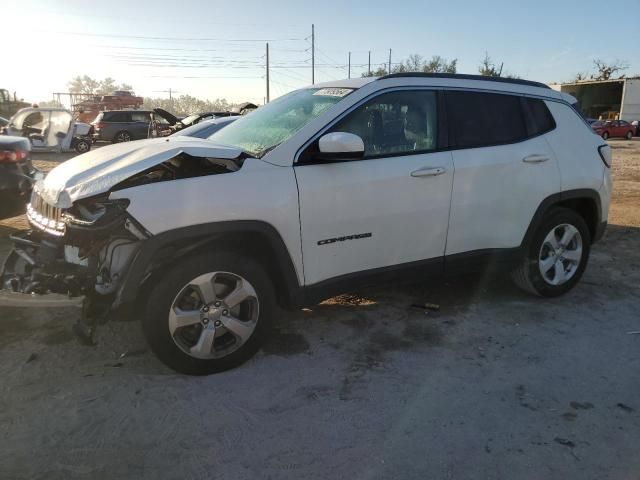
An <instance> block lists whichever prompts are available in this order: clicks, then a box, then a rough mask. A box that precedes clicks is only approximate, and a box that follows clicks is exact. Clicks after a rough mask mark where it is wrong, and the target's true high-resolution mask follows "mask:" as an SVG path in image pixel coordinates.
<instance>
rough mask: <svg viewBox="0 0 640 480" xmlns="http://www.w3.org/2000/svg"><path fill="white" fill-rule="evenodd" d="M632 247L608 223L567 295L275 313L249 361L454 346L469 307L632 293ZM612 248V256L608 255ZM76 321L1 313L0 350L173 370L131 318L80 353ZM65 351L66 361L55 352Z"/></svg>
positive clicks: (475, 283) (399, 297)
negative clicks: (325, 351) (18, 346)
mask: <svg viewBox="0 0 640 480" xmlns="http://www.w3.org/2000/svg"><path fill="white" fill-rule="evenodd" d="M5 234H6V232H5V231H2V232H0V235H3V236H4V235H5ZM3 240H4V239H3ZM2 243H5V242H4V241H3V242H2ZM638 245H640V229H639V228H635V227H626V226H610V227H609V228H608V230H607V233H606V235H605V237H604V238H603V240H602V241H601V242H600V243H598V244H597V245H595V246H594V248H593V250H592V257H591V262H590V265H589V266H588V268H587V272H586V274H585V276H584V278H583V280H582V282H581V285H578V287H577V288H576V289H575V292H573V293H572V294H570V295H572V296H573V299H569V298H565V297H561V298H560V299H551V300H548V301H547V300H546V299H541V298H536V297H532V296H531V295H528V294H526V293H524V292H522V291H520V290H519V289H517V288H516V287H515V286H514V285H513V284H512V283H511V281H510V279H509V277H508V275H505V274H495V273H494V274H473V275H465V276H460V277H455V278H447V279H434V280H430V281H428V282H424V283H411V284H395V285H384V286H382V285H380V286H374V287H369V288H361V289H358V290H357V291H354V292H351V293H345V294H342V295H338V296H336V297H334V298H331V299H328V300H326V301H324V302H322V303H320V304H318V305H315V306H313V307H310V308H305V309H302V310H296V311H279V312H278V314H277V315H276V318H275V321H274V326H273V331H272V333H271V334H270V336H269V338H268V340H267V341H266V343H265V345H264V347H263V349H262V351H261V353H259V354H258V355H257V357H256V359H254V360H253V361H251V362H249V364H248V365H251V364H252V363H253V362H256V361H261V360H260V359H261V358H264V357H269V356H276V357H281V358H284V359H286V358H289V357H296V356H299V355H313V352H314V351H316V350H318V349H322V348H324V347H328V348H331V349H333V350H335V351H336V352H343V353H346V354H347V355H349V356H350V357H352V358H353V359H354V360H353V362H354V365H355V366H354V369H355V370H354V371H364V370H366V369H368V368H374V367H376V366H377V365H379V364H380V363H382V362H383V361H384V358H385V356H386V355H387V354H388V353H390V352H401V351H407V350H415V349H424V348H440V347H445V348H446V346H447V344H450V343H451V342H452V341H455V335H456V332H457V329H458V328H460V327H461V326H463V325H464V324H465V322H468V321H469V317H470V315H468V312H469V311H471V312H472V314H476V316H477V312H478V311H483V310H486V311H491V310H494V309H496V308H497V309H500V308H502V307H504V308H508V306H509V305H512V306H516V307H517V308H518V309H521V310H522V311H525V310H526V311H528V312H529V313H532V315H533V314H535V313H536V312H537V314H538V316H539V317H541V318H545V317H547V315H546V312H547V309H550V308H558V307H560V308H562V306H563V305H571V304H572V302H574V301H577V300H576V298H580V299H581V298H585V299H588V298H589V296H590V295H591V293H590V292H591V291H592V290H594V289H599V290H601V289H602V288H607V289H611V291H612V294H613V295H614V296H615V295H616V294H617V295H629V293H630V291H629V288H635V289H636V290H637V285H640V256H639V255H638V253H637V252H638ZM2 246H4V245H2ZM612 251H614V252H618V254H619V256H612V255H611V254H610V252H612ZM636 280H637V282H636ZM634 284H635V285H636V286H635V287H633V285H634ZM635 295H637V292H636V293H635ZM567 297H568V296H567ZM79 316H80V310H79V309H76V308H63V309H57V310H54V309H26V308H3V307H0V318H1V320H0V338H1V339H2V340H0V349H3V348H5V347H9V346H10V345H11V344H12V343H15V342H21V343H26V344H31V345H32V347H31V350H33V352H32V353H34V354H36V355H39V354H43V355H45V354H48V353H46V352H50V353H53V354H54V356H55V357H58V361H62V363H63V364H64V365H63V364H60V365H59V367H60V368H62V369H67V368H70V369H73V368H78V365H77V363H78V359H82V360H83V363H84V366H85V367H86V368H85V370H86V369H88V370H90V372H89V373H90V374H94V372H96V371H102V372H104V371H114V369H117V368H124V369H126V371H128V372H130V373H137V374H153V375H158V374H160V375H166V374H172V373H173V372H171V371H170V370H169V369H167V368H166V367H164V366H163V365H162V364H161V363H160V362H159V361H158V360H156V359H155V357H154V356H153V355H152V354H151V352H150V351H149V350H148V348H147V347H146V342H145V340H144V338H143V336H142V333H141V329H140V325H139V322H137V321H136V319H135V318H133V319H127V320H128V321H112V322H110V323H108V324H106V325H103V326H100V327H99V328H98V332H97V337H96V340H97V345H96V346H95V347H86V346H82V345H80V344H79V343H78V342H77V340H76V339H75V338H74V336H73V334H72V333H71V326H72V325H73V323H74V322H75V321H77V319H78V318H79ZM471 316H473V315H471ZM116 320H118V319H116ZM121 320H125V319H121ZM488 333H490V332H488ZM354 340H356V341H354ZM51 350H53V352H51ZM70 351H72V352H73V353H72V354H70V355H68V357H66V356H65V355H62V354H63V353H67V352H70ZM60 355H62V356H60ZM64 358H67V359H68V363H67V361H65V360H64ZM345 388H347V387H345ZM347 390H348V388H347Z"/></svg>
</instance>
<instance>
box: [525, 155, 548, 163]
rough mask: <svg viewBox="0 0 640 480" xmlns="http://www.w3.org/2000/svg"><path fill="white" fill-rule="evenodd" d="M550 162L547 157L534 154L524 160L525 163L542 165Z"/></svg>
mask: <svg viewBox="0 0 640 480" xmlns="http://www.w3.org/2000/svg"><path fill="white" fill-rule="evenodd" d="M547 160H549V157H548V156H546V155H539V154H533V155H529V156H527V157H524V158H523V159H522V161H523V162H525V163H542V162H546V161H547Z"/></svg>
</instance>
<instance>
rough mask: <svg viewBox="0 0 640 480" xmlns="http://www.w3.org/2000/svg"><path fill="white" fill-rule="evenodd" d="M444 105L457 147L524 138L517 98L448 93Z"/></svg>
mask: <svg viewBox="0 0 640 480" xmlns="http://www.w3.org/2000/svg"><path fill="white" fill-rule="evenodd" d="M446 104H447V113H448V118H449V127H450V131H451V132H452V133H453V138H454V141H455V145H456V147H457V148H474V147H486V146H490V145H501V144H506V143H514V142H518V141H521V140H524V139H525V138H527V128H526V126H525V122H524V115H523V112H522V109H521V107H520V97H518V96H515V95H504V94H498V93H485V92H463V91H448V92H447V93H446Z"/></svg>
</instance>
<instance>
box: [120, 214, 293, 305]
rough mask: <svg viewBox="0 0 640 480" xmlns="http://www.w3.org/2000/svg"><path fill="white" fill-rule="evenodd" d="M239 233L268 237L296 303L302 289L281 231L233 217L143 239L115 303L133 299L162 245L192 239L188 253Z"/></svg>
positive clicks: (267, 224) (180, 242) (262, 223)
mask: <svg viewBox="0 0 640 480" xmlns="http://www.w3.org/2000/svg"><path fill="white" fill-rule="evenodd" d="M238 234H242V235H256V234H259V235H261V236H262V237H263V238H266V239H267V241H268V247H269V248H270V249H271V251H272V252H273V253H274V255H275V257H276V258H275V260H276V263H277V265H278V267H279V268H280V273H281V276H282V280H283V281H284V289H285V291H286V294H287V295H288V296H289V298H288V299H287V302H288V303H296V301H297V296H298V295H299V294H300V292H301V285H300V281H299V277H298V274H297V272H296V268H295V265H294V263H293V259H292V257H291V254H290V253H289V250H288V249H287V246H286V245H285V243H284V240H283V239H282V236H281V235H280V233H279V232H278V231H277V230H276V229H275V227H273V226H272V225H271V224H269V223H266V222H262V221H259V220H234V221H224V222H213V223H205V224H199V225H191V226H188V227H182V228H178V229H174V230H167V231H165V232H161V233H159V234H157V235H154V236H152V237H151V238H149V239H148V240H145V241H144V245H142V247H141V248H140V249H139V250H138V253H137V254H136V256H135V257H134V259H133V260H132V262H131V265H130V266H129V268H128V269H127V272H126V276H125V279H124V281H123V283H122V285H121V286H120V289H119V291H118V296H117V298H116V301H115V302H114V307H117V306H120V305H123V304H128V303H134V302H135V301H136V298H137V293H138V289H139V287H140V286H141V285H142V283H143V282H144V281H145V280H147V279H148V277H149V276H150V274H151V273H152V272H151V271H150V267H152V266H153V265H154V262H156V261H157V259H158V256H159V254H160V253H161V252H162V249H163V248H166V247H171V246H174V245H183V246H184V245H185V242H189V241H193V242H194V243H193V248H188V249H187V253H189V252H192V251H193V250H195V249H197V248H198V247H201V246H203V245H206V244H208V243H210V242H215V241H216V240H221V239H224V238H225V236H227V237H228V236H229V235H238Z"/></svg>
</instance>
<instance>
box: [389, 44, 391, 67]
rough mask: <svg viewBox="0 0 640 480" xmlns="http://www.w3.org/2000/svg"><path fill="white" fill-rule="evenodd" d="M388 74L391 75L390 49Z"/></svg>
mask: <svg viewBox="0 0 640 480" xmlns="http://www.w3.org/2000/svg"><path fill="white" fill-rule="evenodd" d="M389 73H391V49H389Z"/></svg>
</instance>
